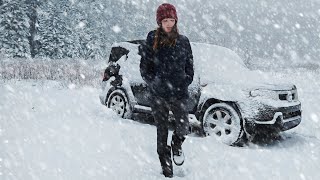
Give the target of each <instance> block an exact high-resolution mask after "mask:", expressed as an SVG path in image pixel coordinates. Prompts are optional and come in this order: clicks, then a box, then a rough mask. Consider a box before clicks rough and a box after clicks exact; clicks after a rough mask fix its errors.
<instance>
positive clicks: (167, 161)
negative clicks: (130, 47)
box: [140, 3, 194, 177]
mask: <svg viewBox="0 0 320 180" xmlns="http://www.w3.org/2000/svg"><path fill="white" fill-rule="evenodd" d="M156 20H157V23H158V25H159V27H158V28H157V30H154V31H151V32H149V33H148V36H147V40H146V44H145V45H144V46H140V55H141V63H140V72H141V76H142V78H143V79H144V81H145V82H146V83H147V84H148V86H149V88H150V91H151V95H152V101H151V102H152V105H151V108H152V114H153V116H154V119H155V122H156V126H157V152H158V155H159V159H160V163H161V167H162V171H163V174H164V176H166V177H172V176H173V168H172V160H171V150H172V154H173V160H174V162H175V164H176V165H182V164H183V162H184V154H183V151H182V147H181V146H182V143H183V141H184V140H185V136H186V135H187V134H188V133H189V120H188V110H187V105H186V101H187V99H188V86H189V85H190V84H191V82H192V81H193V73H194V72H193V56H192V51H191V46H190V42H189V40H188V38H187V37H185V36H183V35H180V34H179V32H178V28H177V22H178V17H177V12H176V9H175V7H174V6H173V5H171V4H168V3H164V4H162V5H160V6H159V7H158V9H157V16H156ZM169 110H171V111H172V113H173V115H174V118H175V130H174V132H173V135H172V141H171V147H170V146H168V145H167V139H168V125H169V122H168V116H169Z"/></svg>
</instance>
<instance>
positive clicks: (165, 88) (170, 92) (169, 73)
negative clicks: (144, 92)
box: [139, 31, 194, 99]
mask: <svg viewBox="0 0 320 180" xmlns="http://www.w3.org/2000/svg"><path fill="white" fill-rule="evenodd" d="M155 32H156V31H151V32H149V34H148V36H147V40H146V44H144V45H141V46H140V47H139V54H140V55H141V62H140V73H141V76H142V78H143V80H144V81H145V82H146V83H147V84H148V86H149V87H150V89H151V93H152V94H153V95H155V96H160V97H162V98H165V99H171V98H174V97H175V98H177V99H182V98H188V86H189V85H190V84H191V83H192V81H193V74H194V70H193V55H192V50H191V46H190V42H189V39H188V38H187V37H186V36H183V35H179V37H178V39H177V42H176V45H173V46H164V47H161V48H159V49H158V50H156V51H154V50H153V49H152V46H153V42H154V37H155Z"/></svg>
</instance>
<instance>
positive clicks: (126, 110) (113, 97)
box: [106, 89, 132, 119]
mask: <svg viewBox="0 0 320 180" xmlns="http://www.w3.org/2000/svg"><path fill="white" fill-rule="evenodd" d="M106 106H107V107H108V108H110V109H112V110H113V111H114V112H116V113H117V115H118V116H119V117H121V118H126V119H130V118H131V117H132V108H131V106H130V102H129V98H128V96H127V95H126V93H125V92H124V91H123V90H121V89H116V90H113V91H112V92H111V93H109V95H108V97H107V101H106Z"/></svg>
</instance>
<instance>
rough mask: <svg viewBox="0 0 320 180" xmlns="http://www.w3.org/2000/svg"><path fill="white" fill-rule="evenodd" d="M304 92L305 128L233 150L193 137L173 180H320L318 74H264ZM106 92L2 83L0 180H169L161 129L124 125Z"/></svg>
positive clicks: (49, 83)
mask: <svg viewBox="0 0 320 180" xmlns="http://www.w3.org/2000/svg"><path fill="white" fill-rule="evenodd" d="M263 74H264V75H266V76H270V77H271V76H272V77H276V78H278V79H279V80H281V81H282V82H293V83H294V84H296V85H297V87H298V93H299V99H300V101H301V102H302V108H303V119H302V123H301V124H300V125H299V126H298V127H297V128H295V129H293V130H290V131H288V132H286V133H283V139H282V140H280V141H277V142H273V143H270V144H267V145H261V144H254V143H249V144H248V145H247V146H244V147H230V146H227V145H224V144H220V143H218V142H215V141H214V140H213V139H212V138H210V137H206V138H202V137H197V136H195V135H190V136H189V137H188V138H187V140H186V142H185V144H184V145H183V148H184V151H185V155H186V161H185V164H184V165H183V166H182V167H177V166H174V179H192V180H193V179H201V180H202V179H224V180H225V179H244V180H248V179H253V180H256V179H290V180H294V179H302V180H304V179H310V180H311V179H312V180H316V179H319V178H320V172H319V168H320V106H319V105H320V103H319V102H320V95H319V93H320V73H319V72H308V71H303V70H299V71H293V70H291V71H288V72H287V73H272V72H268V73H267V72H263ZM99 92H100V89H96V88H91V87H77V86H75V85H70V86H69V87H68V88H66V87H64V86H62V85H61V84H60V83H59V82H52V81H9V82H6V83H4V82H1V83H0V179H1V180H2V179H4V180H9V179H10V180H11V179H19V180H20V179H21V180H22V179H23V180H31V179H32V180H33V179H34V180H37V179H39V180H50V179H52V180H58V179H66V180H81V179H94V180H100V179H146V180H152V179H164V177H163V175H161V174H160V172H161V169H160V163H159V160H158V157H157V153H156V128H155V127H154V126H152V125H149V124H143V123H139V122H136V121H132V120H125V119H120V118H118V117H117V116H116V115H115V114H114V113H113V112H112V111H111V110H109V109H107V108H106V107H105V106H102V105H101V104H100V102H99V98H98V94H99Z"/></svg>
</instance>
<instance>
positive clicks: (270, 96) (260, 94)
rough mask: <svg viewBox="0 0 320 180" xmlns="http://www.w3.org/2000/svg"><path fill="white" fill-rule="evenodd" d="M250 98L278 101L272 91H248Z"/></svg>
mask: <svg viewBox="0 0 320 180" xmlns="http://www.w3.org/2000/svg"><path fill="white" fill-rule="evenodd" d="M249 94H250V96H251V97H263V98H267V99H274V100H277V99H278V95H277V93H276V92H275V91H272V90H261V89H255V90H252V91H250V93H249Z"/></svg>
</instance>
